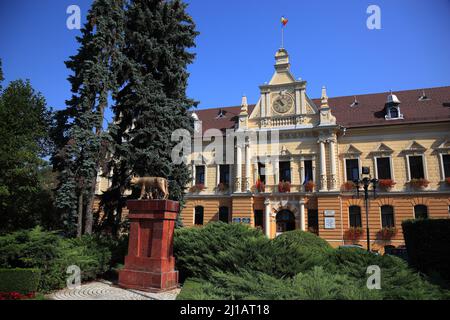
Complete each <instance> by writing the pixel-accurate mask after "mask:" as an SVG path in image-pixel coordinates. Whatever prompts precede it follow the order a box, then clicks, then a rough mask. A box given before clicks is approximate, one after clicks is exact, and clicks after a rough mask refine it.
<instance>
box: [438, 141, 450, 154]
mask: <svg viewBox="0 0 450 320" xmlns="http://www.w3.org/2000/svg"><path fill="white" fill-rule="evenodd" d="M435 149H436V150H439V151H450V140H448V139H446V140H444V141H442V143H441V144H440V145H439V146H438V147H437V148H435Z"/></svg>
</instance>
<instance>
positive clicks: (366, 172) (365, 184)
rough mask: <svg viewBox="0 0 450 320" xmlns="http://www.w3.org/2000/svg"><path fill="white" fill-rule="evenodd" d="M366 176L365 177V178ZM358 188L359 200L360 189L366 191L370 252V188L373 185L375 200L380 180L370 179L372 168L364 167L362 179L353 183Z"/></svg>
mask: <svg viewBox="0 0 450 320" xmlns="http://www.w3.org/2000/svg"><path fill="white" fill-rule="evenodd" d="M363 176H365V177H363ZM353 182H354V184H355V188H356V196H357V197H358V198H359V195H360V188H361V187H363V190H364V205H365V208H366V234H367V235H366V237H367V251H369V252H370V233H369V186H370V185H372V190H373V198H374V199H375V198H376V197H377V185H378V180H377V179H372V178H371V177H370V168H369V167H363V168H362V174H361V179H357V180H354V181H353Z"/></svg>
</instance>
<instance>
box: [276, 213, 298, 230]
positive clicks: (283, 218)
mask: <svg viewBox="0 0 450 320" xmlns="http://www.w3.org/2000/svg"><path fill="white" fill-rule="evenodd" d="M292 230H295V216H294V214H293V213H292V212H291V211H289V210H281V211H280V212H278V213H277V235H279V234H282V233H283V232H287V231H292Z"/></svg>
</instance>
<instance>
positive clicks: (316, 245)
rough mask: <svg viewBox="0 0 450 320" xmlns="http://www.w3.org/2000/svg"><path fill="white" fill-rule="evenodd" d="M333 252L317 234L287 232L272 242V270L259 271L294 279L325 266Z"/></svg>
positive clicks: (297, 231) (296, 231)
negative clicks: (300, 274) (315, 267)
mask: <svg viewBox="0 0 450 320" xmlns="http://www.w3.org/2000/svg"><path fill="white" fill-rule="evenodd" d="M332 251H333V249H332V248H331V246H330V245H329V244H328V242H326V241H325V240H323V239H322V238H319V237H318V236H316V235H315V234H312V233H309V232H304V231H300V230H295V231H290V232H286V233H283V234H282V235H281V236H279V237H277V238H275V239H274V240H272V241H271V253H270V257H271V259H269V261H270V260H271V263H272V268H271V269H265V270H264V269H259V271H262V272H268V270H272V272H271V274H272V275H274V276H277V277H294V276H295V275H297V274H298V273H301V272H306V271H309V270H312V268H314V266H320V265H323V264H324V263H325V261H326V259H327V256H328V254H329V253H331V252H332ZM266 259H267V258H266Z"/></svg>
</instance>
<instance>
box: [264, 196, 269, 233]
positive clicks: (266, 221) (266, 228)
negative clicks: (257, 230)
mask: <svg viewBox="0 0 450 320" xmlns="http://www.w3.org/2000/svg"><path fill="white" fill-rule="evenodd" d="M264 205H265V206H266V207H265V212H264V234H265V235H266V237H267V238H270V200H269V199H266V201H265V202H264Z"/></svg>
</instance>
